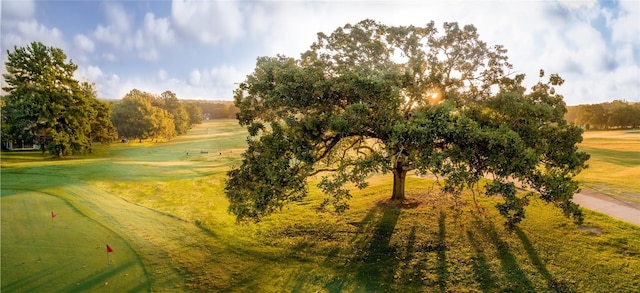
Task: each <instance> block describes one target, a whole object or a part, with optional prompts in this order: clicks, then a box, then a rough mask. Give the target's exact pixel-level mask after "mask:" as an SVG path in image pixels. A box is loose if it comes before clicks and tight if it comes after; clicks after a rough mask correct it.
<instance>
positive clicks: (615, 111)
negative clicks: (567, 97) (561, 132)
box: [565, 100, 640, 129]
mask: <svg viewBox="0 0 640 293" xmlns="http://www.w3.org/2000/svg"><path fill="white" fill-rule="evenodd" d="M565 119H566V120H567V122H569V123H573V124H575V125H578V126H581V127H584V128H585V129H611V128H636V127H638V126H640V103H630V102H627V101H621V100H614V101H612V102H606V103H600V104H585V105H577V106H568V107H567V113H566V114H565Z"/></svg>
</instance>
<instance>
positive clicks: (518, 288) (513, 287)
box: [468, 216, 536, 292]
mask: <svg viewBox="0 0 640 293" xmlns="http://www.w3.org/2000/svg"><path fill="white" fill-rule="evenodd" d="M474 222H475V224H476V227H477V230H478V231H481V232H482V234H483V235H481V236H484V237H487V238H488V239H486V240H488V241H489V243H490V244H492V245H493V246H494V247H495V248H496V256H497V257H498V259H499V260H500V264H501V267H502V272H503V274H504V276H505V277H506V279H507V280H508V281H509V287H508V288H502V289H500V290H499V291H502V292H535V291H536V289H535V287H534V286H533V284H532V283H531V281H530V280H529V278H527V276H526V274H525V272H524V271H523V270H522V268H521V267H520V265H519V264H518V261H517V259H516V257H515V256H514V255H513V253H512V252H511V249H510V248H509V244H508V243H506V242H504V241H502V239H500V235H499V234H498V232H497V231H496V228H495V226H494V225H493V223H491V222H485V221H484V220H483V219H481V218H479V217H477V216H476V217H475V221H474ZM469 233H471V232H470V231H468V236H469ZM472 239H473V240H472ZM475 239H476V238H475V236H473V235H471V237H470V240H471V242H472V243H473V244H474V246H475V249H476V253H478V252H480V253H478V256H477V263H476V264H475V265H474V269H475V268H476V267H477V268H478V269H475V272H476V276H477V278H480V280H478V281H479V282H480V284H481V286H482V287H483V289H484V288H487V291H493V290H490V289H491V288H492V287H493V286H495V284H494V283H493V281H491V279H492V278H491V276H490V275H486V273H483V272H481V271H479V270H480V269H485V268H488V266H487V264H486V260H484V259H485V258H484V254H483V253H482V248H481V247H482V246H481V245H480V244H479V243H478V241H477V240H475ZM485 278H487V279H485Z"/></svg>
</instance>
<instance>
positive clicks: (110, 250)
mask: <svg viewBox="0 0 640 293" xmlns="http://www.w3.org/2000/svg"><path fill="white" fill-rule="evenodd" d="M109 252H113V249H111V246H109V244H107V253H109Z"/></svg>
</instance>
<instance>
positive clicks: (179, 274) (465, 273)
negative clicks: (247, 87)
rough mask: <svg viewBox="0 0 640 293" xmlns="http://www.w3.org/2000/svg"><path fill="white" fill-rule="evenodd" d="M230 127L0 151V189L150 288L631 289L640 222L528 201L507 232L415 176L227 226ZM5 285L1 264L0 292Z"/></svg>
mask: <svg viewBox="0 0 640 293" xmlns="http://www.w3.org/2000/svg"><path fill="white" fill-rule="evenodd" d="M234 124H235V122H233V121H222V122H220V121H217V122H211V123H206V124H204V125H202V126H200V127H198V128H196V129H194V130H193V131H192V132H190V133H189V136H187V137H183V138H179V139H176V140H174V141H171V142H168V143H161V144H157V145H145V144H137V143H131V144H116V145H113V146H112V147H109V148H105V149H104V150H102V152H104V153H99V154H97V155H95V156H91V157H87V158H86V159H80V160H65V161H58V160H44V161H43V160H42V159H40V158H38V157H37V156H36V157H33V158H31V159H29V157H28V156H29V155H21V154H15V153H12V154H3V169H2V188H3V192H4V189H6V188H15V189H19V188H24V189H30V190H36V191H44V192H46V193H47V194H52V195H55V196H58V197H60V198H62V199H65V200H66V201H67V202H68V203H69V205H71V206H73V207H74V208H76V209H77V210H79V211H80V212H81V213H82V214H84V215H86V216H87V217H88V218H90V219H92V220H95V221H97V222H99V223H103V224H104V225H105V226H106V227H107V228H109V229H110V230H111V231H113V232H114V234H116V235H117V236H118V237H121V238H122V239H124V240H126V241H127V242H128V243H129V245H130V246H131V247H132V249H134V250H135V252H136V253H137V255H138V256H139V258H140V259H141V261H142V262H143V263H144V265H145V268H146V270H147V277H148V278H149V280H150V282H151V284H152V285H151V286H152V288H153V289H154V291H163V290H171V291H174V290H178V289H183V290H188V289H189V288H193V289H200V290H203V291H212V290H213V291H246V292H253V291H258V289H260V291H262V292H280V291H299V292H300V291H302V292H315V291H320V292H323V291H327V292H340V291H343V292H370V291H392V290H393V291H401V290H402V291H427V292H429V291H469V290H477V291H490V292H492V291H542V292H545V291H557V292H566V291H571V290H575V291H592V292H611V291H620V292H633V291H634V290H636V291H637V290H638V289H637V288H639V286H640V283H638V279H640V273H639V272H638V271H637V270H636V269H635V268H637V267H640V243H638V239H640V228H638V227H636V226H632V225H629V224H625V223H622V222H619V221H616V220H613V219H611V218H608V217H605V216H602V215H599V214H596V213H591V212H587V223H586V226H587V227H584V228H585V230H581V229H579V227H576V226H575V225H573V224H571V223H570V222H569V221H567V220H566V219H565V218H563V217H562V216H561V215H560V213H559V212H558V211H557V210H555V209H552V208H550V207H548V206H545V205H542V204H540V203H537V202H534V203H533V205H532V207H531V208H530V209H529V213H528V218H527V219H526V220H525V221H524V222H523V223H522V225H520V229H518V230H516V231H515V232H511V233H509V232H506V231H504V229H503V228H502V225H501V223H502V221H503V220H502V219H501V218H499V216H498V215H497V213H496V212H495V209H494V208H493V205H495V201H494V199H490V198H485V197H481V198H479V199H480V208H476V207H474V206H473V204H471V202H473V201H472V199H471V198H470V195H468V194H465V195H463V197H462V198H460V199H458V200H457V201H456V200H454V199H451V198H449V197H447V196H444V195H441V194H439V193H438V191H437V187H436V188H433V189H432V188H431V187H432V185H433V181H430V180H427V179H420V178H409V181H408V182H407V188H408V192H409V195H410V197H411V198H412V201H410V202H409V203H408V204H406V205H405V206H402V207H400V206H394V205H391V204H389V203H387V202H386V199H387V198H388V196H389V194H388V193H389V190H390V185H391V178H390V176H384V175H381V176H376V177H374V178H372V179H371V186H370V187H369V188H367V189H364V190H362V191H356V192H354V194H355V196H354V198H353V199H352V201H351V210H350V211H348V213H346V214H345V215H342V216H337V215H333V214H330V213H316V212H315V211H314V209H313V207H314V206H316V205H317V204H318V203H319V202H320V201H321V199H322V195H320V194H319V193H318V191H317V190H316V189H315V188H311V195H310V196H309V198H307V199H306V200H304V201H303V202H300V203H297V204H294V205H290V206H289V207H288V208H285V210H283V213H281V214H277V215H274V216H272V217H269V218H268V219H266V220H265V221H263V222H262V223H260V224H258V225H247V226H238V225H235V224H234V219H233V217H231V216H230V215H228V214H227V213H226V207H227V202H226V199H225V198H224V195H223V193H222V189H223V185H224V175H225V171H226V170H227V168H228V166H229V165H230V164H232V163H234V162H236V161H237V159H238V158H239V154H240V149H242V148H243V146H244V138H243V134H242V130H241V129H240V128H239V127H237V126H235V125H234ZM229 133H231V135H230V134H229ZM202 151H206V152H208V153H201V152H202ZM187 152H188V153H189V154H188V155H187ZM5 155H6V156H5ZM18 156H22V157H21V158H18ZM30 160H31V161H32V162H31V163H30V162H29V161H30ZM9 167H10V168H9ZM55 176H57V177H58V178H62V179H52V178H53V177H55ZM34 181H36V182H40V183H38V184H34V183H33V182H34ZM62 182H64V183H62ZM40 184H41V185H42V186H40ZM429 190H431V192H429ZM123 199H124V200H123ZM4 204H5V203H4V197H3V208H4ZM146 207H149V208H151V209H148V208H146ZM4 225H5V223H4V222H3V233H4ZM4 238H5V235H4V234H3V241H4ZM5 245H7V244H5V243H4V242H3V253H4V249H5ZM6 284H7V283H6V282H5V266H4V259H3V278H2V286H3V289H4V288H5V286H6Z"/></svg>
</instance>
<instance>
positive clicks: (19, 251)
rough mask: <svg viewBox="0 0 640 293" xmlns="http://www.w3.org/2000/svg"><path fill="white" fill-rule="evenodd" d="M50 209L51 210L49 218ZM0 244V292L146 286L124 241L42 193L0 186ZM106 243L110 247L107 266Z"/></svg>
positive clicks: (138, 264)
mask: <svg viewBox="0 0 640 293" xmlns="http://www.w3.org/2000/svg"><path fill="white" fill-rule="evenodd" d="M3 176H4V174H3ZM52 210H53V211H55V212H56V214H57V215H56V217H55V218H53V219H52V217H51V211H52ZM1 242H2V291H3V292H70V291H93V292H132V291H147V290H149V289H150V282H149V281H148V280H147V277H146V275H145V272H144V268H143V265H142V263H141V262H140V260H139V259H138V258H137V256H136V254H135V253H134V251H133V250H132V249H130V248H129V247H128V245H127V243H126V241H124V240H123V239H122V238H120V237H118V236H117V235H115V234H114V233H113V232H111V231H109V230H108V229H106V228H105V227H104V226H102V225H100V224H99V223H97V222H95V221H93V220H91V219H89V218H87V217H85V216H84V215H82V214H80V213H78V212H77V211H76V210H75V209H74V208H72V207H71V206H70V205H69V204H68V203H67V202H65V201H64V200H62V199H60V198H57V197H54V196H51V195H48V194H45V193H41V192H33V191H25V190H22V191H20V190H17V191H16V190H8V189H5V188H4V186H3V190H2V240H1ZM106 244H109V245H110V246H111V247H112V248H113V249H114V252H113V253H111V255H110V261H111V264H110V265H108V263H107V261H108V259H107V254H106V253H107V252H106Z"/></svg>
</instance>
